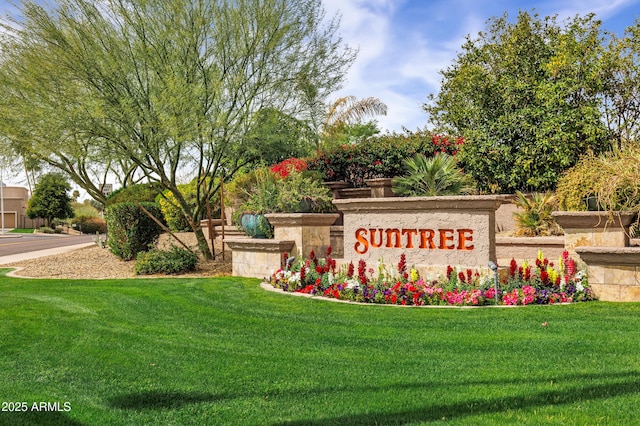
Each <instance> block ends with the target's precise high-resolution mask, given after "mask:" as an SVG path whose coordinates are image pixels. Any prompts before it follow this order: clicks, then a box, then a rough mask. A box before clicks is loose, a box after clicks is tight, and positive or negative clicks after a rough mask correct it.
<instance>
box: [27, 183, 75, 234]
mask: <svg viewBox="0 0 640 426" xmlns="http://www.w3.org/2000/svg"><path fill="white" fill-rule="evenodd" d="M70 190H71V186H70V185H69V182H67V180H66V178H65V177H64V175H62V174H60V173H47V174H44V175H42V176H40V179H39V181H38V183H37V184H36V187H35V189H34V191H33V194H32V195H31V198H30V199H29V204H28V206H27V212H26V213H27V216H29V218H31V219H36V218H39V217H41V218H43V219H45V220H46V221H47V226H49V227H51V225H52V222H53V220H54V219H67V218H69V217H73V208H72V207H71V197H70V196H69V191H70Z"/></svg>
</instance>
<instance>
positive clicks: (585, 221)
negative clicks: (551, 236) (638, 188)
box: [551, 211, 636, 229]
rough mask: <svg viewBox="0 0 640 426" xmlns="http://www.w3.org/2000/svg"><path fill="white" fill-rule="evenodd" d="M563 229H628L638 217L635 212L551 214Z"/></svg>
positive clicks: (558, 212)
mask: <svg viewBox="0 0 640 426" xmlns="http://www.w3.org/2000/svg"><path fill="white" fill-rule="evenodd" d="M551 215H552V216H553V218H554V219H555V220H556V222H557V223H558V225H560V226H561V227H562V228H573V229H585V228H609V227H613V226H623V227H627V226H629V225H630V224H631V222H632V221H633V219H634V218H635V216H636V213H635V212H626V211H623V212H604V211H602V212H564V211H556V212H553V213H551Z"/></svg>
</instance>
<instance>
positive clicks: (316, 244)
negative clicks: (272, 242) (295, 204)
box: [266, 213, 340, 256]
mask: <svg viewBox="0 0 640 426" xmlns="http://www.w3.org/2000/svg"><path fill="white" fill-rule="evenodd" d="M339 216H340V215H339V214H337V213H269V214H267V215H266V217H267V219H268V220H269V222H270V223H271V225H273V227H274V230H273V234H274V238H275V239H276V240H291V241H294V242H295V244H294V247H293V249H292V253H291V254H292V255H294V256H308V255H309V253H310V252H311V250H313V251H314V252H316V253H318V254H323V253H324V252H325V251H326V250H327V247H329V245H330V244H331V225H333V223H334V222H335V221H336V219H337V218H338V217H339Z"/></svg>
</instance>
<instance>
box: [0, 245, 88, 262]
mask: <svg viewBox="0 0 640 426" xmlns="http://www.w3.org/2000/svg"><path fill="white" fill-rule="evenodd" d="M94 245H96V243H94V242H88V243H82V244H76V245H73V246H64V247H56V248H50V249H46V250H38V251H31V252H27V253H18V254H12V255H9V256H0V265H6V264H7V263H14V262H20V261H23V260H30V259H37V258H38V257H44V256H52V255H54V254H60V253H66V252H68V251H72V250H78V249H81V248H85V247H91V246H94Z"/></svg>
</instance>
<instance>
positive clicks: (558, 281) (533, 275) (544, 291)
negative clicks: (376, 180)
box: [270, 248, 595, 306]
mask: <svg viewBox="0 0 640 426" xmlns="http://www.w3.org/2000/svg"><path fill="white" fill-rule="evenodd" d="M285 264H287V262H286V261H285ZM270 284H271V285H272V286H274V287H276V288H280V289H282V290H284V291H288V292H298V293H307V294H312V295H317V296H324V297H329V298H334V299H340V300H350V301H355V302H363V303H379V304H394V305H415V306H422V305H453V306H482V305H530V304H554V303H572V302H585V301H590V300H595V296H594V294H593V292H592V291H591V288H590V287H589V285H588V282H587V277H586V274H584V272H583V271H578V270H577V269H576V264H575V261H574V260H573V259H571V258H570V257H569V255H568V253H567V252H566V251H565V252H564V253H563V255H562V256H561V257H560V258H559V259H558V262H557V264H554V263H553V262H550V261H549V260H548V259H546V258H545V257H544V255H543V254H542V252H539V253H538V257H537V259H536V261H535V263H534V264H531V265H530V264H528V263H527V262H524V263H523V264H522V265H518V264H517V263H516V261H515V260H512V261H511V263H510V265H509V270H508V273H507V274H505V277H504V278H503V279H501V280H499V283H498V284H497V285H496V283H495V281H494V277H493V276H492V275H491V274H486V273H481V272H480V271H477V270H472V269H464V270H457V269H455V268H453V267H451V266H448V267H447V273H446V275H445V276H438V277H437V278H435V279H427V278H424V277H420V276H419V274H418V271H417V270H416V269H413V268H411V269H408V268H407V265H406V261H405V256H404V254H402V255H401V256H400V261H399V262H398V265H397V267H395V268H388V267H387V266H386V265H384V263H382V262H378V264H377V265H376V268H375V269H374V268H372V267H368V266H367V264H366V262H365V261H364V260H360V261H359V262H358V265H357V268H356V266H355V265H354V264H353V263H350V264H349V265H344V267H343V268H337V266H336V261H335V260H334V259H332V258H331V248H329V249H328V250H327V253H326V257H325V258H317V257H316V256H315V254H314V253H313V252H311V253H310V256H309V258H308V259H302V260H298V261H296V262H294V263H293V265H291V267H290V268H289V269H286V270H283V269H279V270H278V271H276V272H275V273H273V274H272V275H271V278H270ZM496 289H497V295H496Z"/></svg>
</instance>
